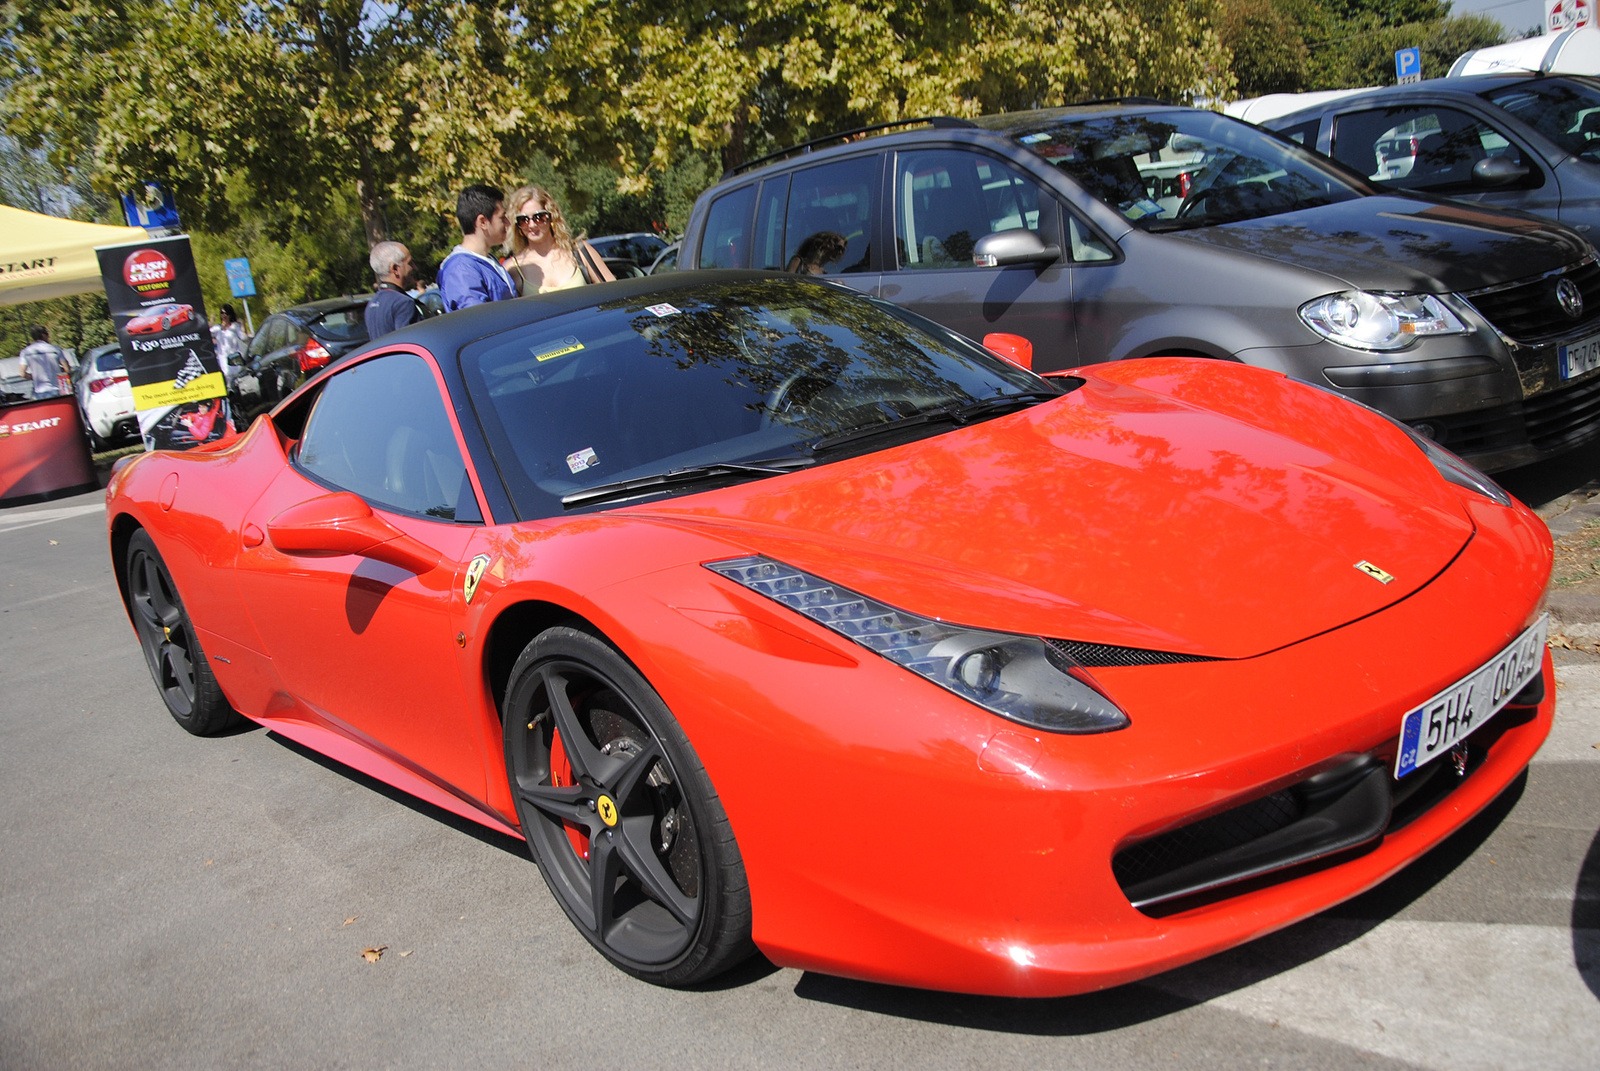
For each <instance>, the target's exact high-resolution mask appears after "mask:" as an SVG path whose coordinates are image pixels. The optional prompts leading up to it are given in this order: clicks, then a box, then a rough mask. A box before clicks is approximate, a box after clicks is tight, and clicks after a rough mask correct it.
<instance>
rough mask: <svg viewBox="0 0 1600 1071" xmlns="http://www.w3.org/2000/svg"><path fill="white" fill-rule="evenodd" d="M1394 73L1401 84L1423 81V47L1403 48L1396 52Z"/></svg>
mask: <svg viewBox="0 0 1600 1071" xmlns="http://www.w3.org/2000/svg"><path fill="white" fill-rule="evenodd" d="M1394 74H1395V78H1396V79H1398V80H1399V83H1400V84H1401V85H1405V84H1407V83H1408V82H1420V81H1422V49H1420V48H1402V49H1401V50H1400V51H1398V52H1396V53H1395V54H1394Z"/></svg>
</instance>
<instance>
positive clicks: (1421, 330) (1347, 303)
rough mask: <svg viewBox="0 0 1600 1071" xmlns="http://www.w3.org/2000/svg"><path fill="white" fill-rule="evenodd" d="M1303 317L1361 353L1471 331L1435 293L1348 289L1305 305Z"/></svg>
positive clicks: (1325, 335) (1326, 335)
mask: <svg viewBox="0 0 1600 1071" xmlns="http://www.w3.org/2000/svg"><path fill="white" fill-rule="evenodd" d="M1300 319H1301V320H1303V321H1305V324H1306V326H1307V327H1309V328H1311V330H1313V331H1315V332H1316V333H1317V334H1319V335H1321V336H1322V337H1323V338H1327V339H1332V340H1333V341H1334V342H1337V343H1339V345H1341V346H1350V347H1352V348H1354V349H1358V350H1379V351H1382V350H1403V349H1405V348H1406V347H1407V346H1409V345H1411V344H1412V343H1413V342H1415V341H1416V340H1417V339H1418V338H1421V337H1422V336H1424V335H1465V334H1467V333H1468V332H1469V330H1470V329H1469V328H1468V327H1467V325H1466V324H1464V323H1462V322H1461V319H1460V318H1459V317H1458V316H1456V314H1455V313H1453V312H1451V311H1450V309H1449V308H1448V307H1447V306H1446V305H1445V303H1444V302H1443V301H1441V300H1440V299H1439V298H1437V297H1435V296H1434V295H1433V294H1373V293H1368V292H1367V291H1365V290H1346V291H1345V292H1344V293H1342V294H1329V295H1327V296H1326V297H1319V298H1317V299H1316V300H1315V301H1308V302H1306V303H1305V304H1304V305H1302V306H1300Z"/></svg>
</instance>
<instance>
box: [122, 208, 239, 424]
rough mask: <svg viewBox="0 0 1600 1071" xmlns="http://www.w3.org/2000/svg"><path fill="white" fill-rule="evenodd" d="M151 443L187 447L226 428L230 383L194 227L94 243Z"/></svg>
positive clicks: (130, 382)
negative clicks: (197, 258) (205, 294)
mask: <svg viewBox="0 0 1600 1071" xmlns="http://www.w3.org/2000/svg"><path fill="white" fill-rule="evenodd" d="M95 253H96V254H97V255H98V256H99V258H100V279H101V281H102V282H103V283H104V284H105V288H106V300H107V301H108V302H110V304H111V321H112V323H114V324H115V325H116V328H117V340H118V341H119V342H121V343H122V359H123V361H124V362H125V363H126V364H127V366H128V385H129V386H131V387H132V388H133V404H134V408H135V409H137V410H138V411H139V432H140V434H141V435H142V436H143V437H144V445H145V449H146V450H173V449H176V450H182V449H185V448H187V447H190V446H195V445H197V444H199V443H203V442H210V441H211V440H212V439H217V438H220V437H222V436H223V435H224V434H226V433H227V430H228V397H227V394H228V388H227V382H226V380H225V379H224V377H223V372H222V365H221V364H220V362H218V360H217V355H216V351H215V350H214V349H213V348H212V345H211V331H210V325H209V323H208V321H207V320H206V307H205V302H204V301H203V300H202V299H201V297H200V279H199V277H198V276H197V275H196V274H195V270H194V254H193V252H191V251H190V249H189V237H188V235H178V236H176V237H172V238H151V239H149V240H148V241H144V242H137V243H134V244H132V245H114V246H107V247H105V248H102V249H96V250H95Z"/></svg>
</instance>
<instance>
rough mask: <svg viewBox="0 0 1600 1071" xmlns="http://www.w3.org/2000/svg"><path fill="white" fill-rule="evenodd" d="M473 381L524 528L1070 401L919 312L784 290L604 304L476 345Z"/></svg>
mask: <svg viewBox="0 0 1600 1071" xmlns="http://www.w3.org/2000/svg"><path fill="white" fill-rule="evenodd" d="M461 370H462V373H463V378H464V379H465V381H466V384H467V389H468V392H469V393H470V395H471V396H472V401H473V405H474V408H475V409H476V411H477V413H478V415H479V417H480V419H481V420H482V423H483V426H484V430H485V432H486V433H487V435H488V438H489V441H490V446H491V449H492V450H493V452H494V455H495V460H496V462H497V464H498V466H499V469H500V472H501V475H502V476H503V477H504V478H505V481H506V483H507V485H508V488H509V489H510V490H511V493H512V495H513V497H514V498H515V499H516V500H517V506H518V513H519V514H520V515H521V516H522V517H523V518H532V517H548V516H559V515H562V514H564V513H567V512H570V510H571V509H572V508H573V503H574V501H575V500H577V499H583V498H585V497H586V496H585V495H584V492H586V491H588V490H591V489H593V488H596V487H600V486H601V485H611V484H616V483H618V482H622V481H631V480H637V479H644V478H652V477H659V476H663V475H666V474H676V475H678V476H682V475H683V474H684V472H685V470H702V469H706V468H708V467H709V468H712V469H716V470H717V472H718V473H722V474H724V475H727V476H728V477H729V478H740V477H742V478H746V479H748V478H751V477H752V476H753V475H766V474H769V473H770V472H778V471H783V470H785V469H788V468H793V467H799V466H803V465H809V464H814V463H819V462H823V461H831V460H834V459H836V458H837V457H842V456H849V455H851V454H859V453H862V452H865V451H867V450H873V449H880V448H882V447H884V446H887V445H893V444H894V443H898V442H903V441H906V438H907V437H909V436H912V435H916V434H936V433H938V432H941V431H945V430H948V429H949V428H950V427H951V426H953V425H952V424H951V423H936V422H935V420H934V418H936V417H938V416H940V415H942V414H943V413H944V412H946V411H953V410H957V409H959V408H960V407H964V406H977V407H978V408H980V409H983V410H984V411H985V412H986V413H987V412H988V411H989V410H994V411H995V415H998V413H999V412H1000V411H1005V410H1006V408H1007V407H1008V406H1010V407H1011V408H1015V407H1016V405H1013V404H1011V403H1008V402H1006V399H1007V398H1011V397H1016V398H1017V399H1018V401H1017V403H1016V404H1017V405H1020V404H1023V403H1024V402H1025V401H1036V400H1038V396H1039V395H1040V393H1041V392H1047V393H1049V394H1054V393H1056V391H1057V388H1056V387H1055V386H1053V385H1051V384H1049V383H1048V382H1046V381H1045V380H1042V379H1040V378H1038V377H1037V376H1035V375H1033V374H1032V373H1031V372H1026V371H1024V370H1022V369H1021V368H1018V367H1016V366H1015V365H1012V364H1009V363H1007V362H1005V361H1002V360H1000V359H999V358H996V357H995V356H993V355H992V354H990V353H988V352H987V351H986V350H984V349H982V348H980V347H978V346H976V345H974V344H973V343H971V342H969V341H967V340H965V339H963V338H961V337H960V336H958V335H955V334H953V333H952V332H950V331H947V330H945V329H944V328H942V327H939V326H938V325H936V324H934V323H932V322H931V321H928V320H924V319H922V318H921V317H919V316H916V315H915V314H913V313H909V312H906V311H904V310H902V309H898V308H895V307H894V306H892V305H889V304H887V303H884V302H879V301H876V300H874V299H870V298H865V297H862V296H861V295H859V294H856V293H854V292H852V291H847V290H844V289H842V288H835V287H833V286H831V285H828V284H825V283H813V282H807V281H802V280H798V279H782V278H778V279H741V280H725V281H718V282H714V283H701V284H698V285H695V286H693V287H688V288H683V289H674V290H670V291H654V292H652V293H650V294H648V295H646V296H643V297H639V298H622V299H614V300H611V301H606V302H602V303H601V304H599V305H597V306H595V307H593V308H585V309H583V310H581V311H577V312H571V313H565V314H562V315H559V316H555V317H552V318H550V319H547V320H541V321H539V322H537V323H533V324H529V325H527V326H525V327H519V328H516V329H514V330H512V331H508V332H505V333H503V334H499V335H494V336H491V337H489V338H487V339H483V340H482V341H479V342H476V343H473V344H472V345H469V346H467V347H466V348H465V349H464V350H462V352H461ZM991 402H998V404H997V405H989V404H988V403H991ZM958 422H959V421H958ZM896 424H900V425H901V427H903V428H904V431H903V432H901V433H900V434H898V435H897V434H895V433H896V432H897V431H901V428H897V427H895V426H894V425H896ZM879 427H881V428H882V430H883V431H884V432H886V433H887V434H886V435H885V436H883V437H882V438H879V437H876V436H874V435H873V434H872V431H873V430H876V429H878V428H879ZM846 437H848V439H849V440H850V441H849V445H848V448H847V447H846V446H845V445H844V444H843V443H842V441H840V440H843V439H844V438H846ZM830 440H834V441H840V442H839V444H838V445H834V443H833V442H830ZM757 464H759V465H760V466H761V469H762V470H763V471H758V472H751V471H750V470H743V471H741V472H736V473H727V472H723V470H725V469H726V468H727V467H728V466H736V465H747V466H749V465H757ZM719 467H720V468H719ZM715 474H716V473H710V474H708V475H715ZM697 487H698V485H696V484H694V483H692V482H681V483H680V482H675V483H674V484H673V485H672V486H671V487H663V488H660V489H658V490H657V491H656V492H655V493H672V492H673V491H675V490H692V489H697ZM635 497H636V496H635ZM563 500H566V501H565V502H564V501H563ZM600 504H603V503H600Z"/></svg>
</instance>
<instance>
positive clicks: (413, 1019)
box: [0, 449, 1600, 1071]
mask: <svg viewBox="0 0 1600 1071" xmlns="http://www.w3.org/2000/svg"><path fill="white" fill-rule="evenodd" d="M1591 474H1595V475H1600V449H1597V450H1591V451H1586V452H1584V453H1583V454H1580V455H1577V456H1576V457H1573V458H1570V459H1567V460H1566V461H1565V462H1564V463H1563V464H1561V465H1559V466H1555V467H1550V468H1546V469H1541V470H1537V471H1534V472H1531V473H1530V472H1524V473H1513V474H1510V475H1509V476H1507V477H1505V479H1504V482H1506V484H1507V485H1508V486H1509V487H1511V488H1512V490H1513V491H1515V492H1516V493H1518V494H1519V495H1523V496H1525V497H1526V498H1527V499H1528V500H1529V501H1531V502H1537V503H1540V504H1541V505H1542V506H1543V511H1544V513H1545V514H1546V516H1547V517H1548V518H1549V519H1550V520H1551V521H1552V522H1553V523H1558V524H1559V523H1562V522H1561V518H1562V517H1563V516H1567V515H1568V514H1570V513H1571V511H1572V510H1574V509H1578V510H1582V509H1584V508H1586V507H1588V506H1590V505H1592V504H1593V503H1592V502H1591V499H1595V500H1600V497H1597V496H1600V484H1596V483H1594V481H1593V479H1592V475H1591ZM1580 516H1581V514H1580ZM1570 519H1571V518H1570V517H1569V521H1570ZM0 651H3V652H4V654H3V655H0V804H3V806H0V1069H4V1071H23V1069H35V1068H39V1069H45V1068H72V1069H75V1071H84V1069H92V1068H204V1069H215V1068H236V1067H237V1068H258V1067H259V1068H369V1067H370V1068H512V1067H517V1068H527V1067H541V1068H542V1067H548V1068H567V1067H585V1068H593V1067H608V1068H644V1067H659V1068H762V1067H784V1068H789V1067H807V1068H811V1067H816V1068H855V1067H870V1068H894V1067H915V1068H977V1067H984V1068H990V1067H1038V1068H1076V1067H1084V1068H1091V1067H1092V1068H1105V1067H1116V1068H1144V1067H1152V1068H1153V1067H1163V1068H1166V1067H1172V1066H1177V1067H1194V1068H1238V1067H1243V1066H1246V1065H1249V1066H1253V1067H1292V1068H1348V1067H1360V1068H1385V1067H1426V1068H1441V1069H1445V1068H1448V1069H1451V1071H1456V1069H1464V1068H1538V1069H1540V1071H1548V1069H1554V1068H1583V1069H1591V1068H1594V1067H1595V1066H1597V1065H1600V1056H1597V1054H1600V836H1597V831H1600V657H1596V656H1593V655H1586V654H1583V653H1582V652H1561V655H1562V661H1561V665H1560V666H1559V667H1558V670H1557V678H1558V682H1559V683H1558V689H1559V691H1558V695H1559V699H1558V712H1557V719H1556V728H1555V731H1554V733H1553V735H1552V736H1551V739H1550V741H1549V742H1548V743H1547V744H1546V745H1545V747H1544V749H1543V750H1542V751H1541V752H1540V753H1539V755H1538V757H1537V758H1536V759H1535V760H1534V763H1533V765H1532V766H1531V767H1530V768H1529V771H1528V773H1527V775H1526V777H1525V778H1524V779H1523V780H1522V781H1520V782H1518V783H1516V784H1514V785H1513V786H1512V788H1511V789H1510V790H1508V791H1507V793H1506V794H1505V795H1504V796H1502V797H1501V799H1500V800H1499V801H1498V802H1497V803H1496V804H1494V805H1493V806H1492V807H1491V808H1490V809H1489V810H1488V811H1487V812H1485V813H1484V814H1483V815H1481V816H1480V817H1479V818H1478V819H1476V820H1475V821H1474V822H1472V823H1471V824H1470V825H1469V826H1468V827H1466V828H1464V829H1463V830H1462V831H1461V832H1460V833H1458V834H1457V835H1456V836H1455V837H1454V838H1452V839H1451V840H1450V841H1448V842H1446V843H1445V844H1443V845H1441V846H1440V847H1439V848H1438V849H1436V850H1435V851H1434V852H1432V853H1430V854H1429V855H1428V856H1426V857H1424V858H1423V859H1422V860H1420V861H1418V862H1417V863H1416V864H1414V865H1413V866H1412V867H1410V868H1409V869H1408V870H1406V871H1405V872H1403V873H1402V874H1400V875H1399V876H1398V877H1396V878H1395V879H1393V880H1391V881H1389V882H1388V883H1386V884H1384V885H1382V886H1380V887H1379V888H1377V889H1375V890H1373V891H1372V892H1370V893H1368V894H1366V895H1364V896H1362V897H1359V898H1358V899H1356V900H1353V901H1351V902H1349V903H1347V904H1345V905H1343V906H1341V907H1339V908H1337V909H1334V910H1332V911H1330V912H1327V913H1325V914H1323V915H1320V916H1318V917H1316V918H1313V919H1310V920H1308V921H1306V922H1303V923H1301V924H1299V925H1297V926H1294V927H1291V928H1290V929H1288V930H1285V931H1283V932H1281V933H1278V934H1276V935H1273V936H1271V937H1267V938H1264V939H1262V940H1259V941H1256V942H1254V943H1252V944H1249V945H1246V946H1244V947H1242V948H1239V949H1236V950H1234V951H1232V952H1229V953H1226V954H1224V955H1221V956H1217V957H1214V958H1212V959H1210V960H1207V961H1204V962H1202V963H1199V964H1195V965H1192V966H1190V967H1187V968H1183V969H1181V970H1178V971H1174V972H1171V973H1168V974H1165V975H1161V976H1158V977H1156V978H1152V979H1148V980H1146V981H1144V982H1141V983H1138V984H1134V985H1129V986H1124V987H1122V988H1119V989H1115V990H1111V991H1108V992H1105V993H1099V994H1093V995H1089V996H1084V997H1075V998H1066V999H1058V1000H1003V999H993V998H974V997H965V996H952V995H947V994H935V993H925V992H919V991H914V990H906V989H898V988H894V987H889V986H879V985H869V984H864V983H859V982H851V981H845V980H841V979H836V978H830V977H827V976H823V975H818V974H812V973H804V972H800V971H794V970H779V969H776V968H774V967H773V966H772V965H771V964H768V963H766V962H765V961H763V960H760V959H757V960H755V961H752V962H751V963H749V964H747V965H745V966H744V967H742V968H740V969H739V970H737V971H736V972H734V974H733V975H731V976H729V977H727V978H725V979H722V980H720V981H719V982H718V983H717V984H715V985H713V986H711V987H708V988H705V989H701V990H697V991H692V992H673V991H667V990H661V989H657V988H654V987H651V986H648V985H645V984H643V983H640V982H636V981H634V980H633V979H630V978H628V977H627V976H625V975H623V974H621V973H619V972H617V971H615V970H613V969H611V968H610V967H609V966H607V965H606V964H605V963H604V962H603V961H602V960H601V959H600V958H599V957H598V956H597V955H596V954H595V953H594V952H593V951H592V950H591V949H590V948H589V946H588V945H587V944H586V943H585V942H584V940H583V939H582V938H581V937H579V936H578V934H577V933H576V932H575V931H573V930H572V928H571V927H570V925H569V924H568V923H567V921H566V918H565V917H564V916H563V915H562V913H561V911H560V909H559V908H558V907H557V906H556V904H555V902H554V900H552V898H551V896H550V894H549V893H548V891H547V890H546V889H545V887H544V883H543V882H542V880H541V879H540V877H539V875H538V873H537V871H536V869H535V868H534V866H533V864H532V862H531V861H529V859H528V858H527V856H526V853H525V849H524V847H523V846H522V845H521V843H520V842H517V841H515V840H513V839H511V838H508V837H502V836H498V835H496V834H493V833H490V832H488V831H485V830H483V829H481V828H479V827H477V826H475V825H472V824H471V823H467V822H464V821H461V820H458V819H456V818H454V817H453V816H451V815H448V814H445V813H443V812H441V811H438V810H436V809H434V808H431V807H429V806H426V805H423V804H421V803H417V802H415V801H412V800H410V799H409V798H407V797H405V796H403V795H401V794H400V793H398V792H396V791H394V790H391V789H388V788H386V787H384V786H382V785H379V784H377V783H376V782H374V781H372V780H370V779H369V778H366V777H364V776H362V775H360V774H357V773H354V772H353V771H350V770H348V769H346V768H344V767H341V766H339V765H338V764H336V763H333V762H331V761H329V760H325V759H322V758H319V757H318V756H316V755H313V754H311V753H309V752H307V751H305V750H304V749H302V748H300V747H298V746H296V745H294V744H292V743H290V742H288V741H286V740H284V739H282V738H281V737H278V736H276V735H274V734H272V733H268V732H265V731H263V730H261V729H259V728H256V729H251V730H247V731H244V732H240V733H238V734H235V735H232V736H228V737H223V738H220V739H210V740H202V739H196V738H194V737H191V736H189V735H187V734H186V733H184V732H183V731H182V730H181V729H179V728H178V727H177V726H176V725H175V724H174V723H173V722H172V720H171V718H170V717H168V716H167V714H166V712H165V709H164V708H163V707H162V705H161V702H160V700H159V698H158V697H157V695H156V692H155V689H154V686H153V685H152V683H151V681H150V677H149V674H148V673H147V671H146V669H145V666H144V662H143V660H142V658H141V656H140V653H139V648H138V646H137V644H136V642H135V640H134V636H133V632H132V630H131V628H130V627H129V625H128V621H127V618H126V616H125V615H124V612H123V609H122V606H121V604H120V602H119V600H118V598H117V595H116V589H115V583H114V581H113V579H112V576H111V572H110V567H109V563H108V558H107V552H106V546H105V529H104V515H103V507H102V502H101V499H100V496H99V495H88V496H83V497H79V498H73V499H67V500H62V501H57V502H52V503H47V504H43V505H38V506H28V507H21V508H14V509H7V510H0ZM840 835H841V836H861V835H865V834H864V833H863V831H861V830H840ZM378 948H382V949H383V951H382V954H381V955H380V956H378V957H377V958H376V960H375V961H369V960H368V959H367V958H365V957H364V956H363V955H362V953H363V951H364V950H367V949H378Z"/></svg>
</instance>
